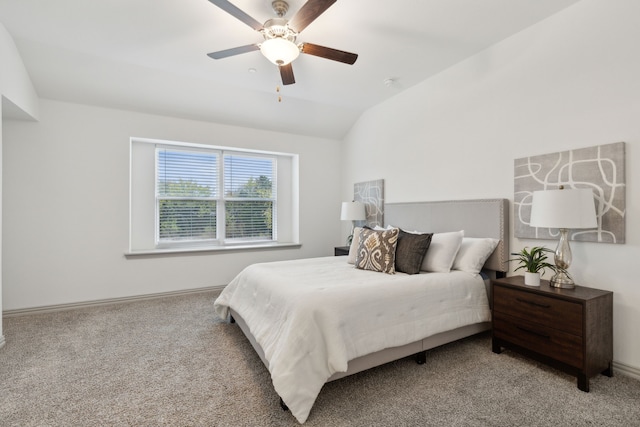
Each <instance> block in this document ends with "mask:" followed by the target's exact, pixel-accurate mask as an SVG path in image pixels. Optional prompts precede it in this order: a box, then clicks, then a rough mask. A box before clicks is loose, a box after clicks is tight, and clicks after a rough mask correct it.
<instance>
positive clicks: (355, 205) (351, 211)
mask: <svg viewBox="0 0 640 427" xmlns="http://www.w3.org/2000/svg"><path fill="white" fill-rule="evenodd" d="M340 219H341V220H343V221H363V220H365V219H367V213H366V212H365V209H364V203H362V202H342V211H341V212H340Z"/></svg>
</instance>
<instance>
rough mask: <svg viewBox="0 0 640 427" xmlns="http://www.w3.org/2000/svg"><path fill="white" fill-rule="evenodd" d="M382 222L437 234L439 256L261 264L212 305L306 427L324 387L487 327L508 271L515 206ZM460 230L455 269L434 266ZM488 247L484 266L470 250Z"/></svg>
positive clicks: (403, 206) (445, 208) (428, 210)
mask: <svg viewBox="0 0 640 427" xmlns="http://www.w3.org/2000/svg"><path fill="white" fill-rule="evenodd" d="M384 215H385V223H386V225H387V226H389V227H393V228H384V230H397V229H398V228H400V229H402V230H405V231H408V232H409V233H410V234H411V236H412V237H411V238H412V239H413V238H414V233H420V232H422V233H434V234H433V236H432V237H433V238H432V240H431V246H430V247H429V249H427V257H428V256H429V255H430V252H429V251H432V253H431V254H432V255H433V256H431V257H430V258H429V260H427V257H425V258H424V263H422V264H421V268H420V270H421V271H420V272H419V274H406V273H403V272H397V273H396V274H385V273H384V272H378V271H371V270H367V269H361V268H356V267H355V265H354V264H351V263H350V262H351V261H352V260H351V261H350V260H349V258H350V257H351V256H350V257H321V258H312V259H305V260H292V261H280V262H271V263H260V264H254V265H251V266H249V267H247V268H246V269H244V270H243V271H242V272H241V273H240V274H239V275H238V276H237V277H236V278H234V280H233V281H232V282H230V283H229V285H228V286H227V287H225V289H224V290H223V292H222V293H221V294H220V296H219V297H218V298H217V299H216V301H215V304H214V309H215V311H216V313H217V314H218V315H219V316H220V317H222V318H229V319H230V321H231V322H235V323H237V325H238V326H239V327H240V328H241V329H242V331H243V333H244V334H245V335H246V336H247V338H248V339H249V341H250V342H251V344H252V346H253V347H254V349H255V350H256V352H257V354H258V355H259V356H260V358H261V359H262V361H263V362H264V364H265V366H266V367H267V368H268V370H269V372H270V374H271V378H272V381H273V385H274V389H275V391H276V392H277V393H278V395H279V396H280V397H281V404H283V407H285V406H286V407H288V409H290V410H291V413H292V414H293V415H294V417H295V418H296V419H297V420H298V421H299V422H300V423H304V422H305V421H306V419H307V417H308V416H309V413H310V411H311V408H312V407H313V404H314V402H315V400H316V397H317V396H318V394H319V393H320V391H321V389H322V386H323V385H324V384H325V383H326V382H328V381H333V380H336V379H339V378H342V377H344V376H347V375H351V374H354V373H356V372H360V371H362V370H365V369H369V368H372V367H374V366H378V365H381V364H384V363H387V362H390V361H393V360H397V359H400V358H403V357H406V356H410V355H416V357H417V361H418V363H423V362H424V360H425V357H426V351H427V350H429V349H431V348H434V347H437V346H440V345H443V344H446V343H448V342H452V341H455V340H458V339H461V338H464V337H467V336H470V335H473V334H476V333H479V332H482V331H485V330H488V329H489V328H490V310H489V302H488V301H489V298H488V289H489V287H488V278H490V277H495V276H501V275H503V274H504V272H505V271H506V268H507V265H506V261H507V259H508V248H507V242H508V240H507V235H508V231H507V224H508V219H507V215H508V201H507V200H506V199H482V200H463V201H444V202H424V203H396V204H386V205H385V209H384ZM384 230H380V231H378V232H377V233H378V234H376V236H380V235H381V233H387V234H388V232H387V231H384ZM462 231H463V236H464V237H459V239H460V243H458V247H457V248H456V253H454V258H455V260H454V261H453V262H451V263H450V267H451V268H456V269H455V270H451V271H448V269H446V268H444V269H442V270H440V269H439V267H437V268H436V267H433V266H434V265H437V263H436V264H434V262H436V261H435V260H436V257H438V256H441V255H442V254H443V253H444V252H446V251H444V248H445V246H443V242H448V241H449V239H451V238H453V235H455V236H458V235H460V233H461V232H462ZM366 233H374V232H373V231H369V230H367V231H366ZM389 233H390V232H389ZM393 233H395V231H394V232H393ZM393 233H391V234H393ZM406 235H407V234H405V236H406ZM362 236H365V237H366V234H365V233H364V232H363V234H362ZM445 236H446V237H445ZM365 237H363V238H365ZM445 238H446V239H447V240H443V239H445ZM456 238H458V237H456ZM487 241H492V242H493V246H492V248H491V251H487V249H486V248H485V249H484V252H489V253H490V255H489V253H486V254H485V255H483V257H482V261H483V262H482V265H478V259H477V256H475V255H477V254H475V255H474V253H473V250H471V249H469V248H471V247H472V246H469V245H473V247H478V244H479V243H483V244H485V242H487ZM357 244H358V242H354V245H357ZM354 245H352V251H351V252H354V250H353V248H354V247H356V246H354ZM446 247H447V248H448V247H449V246H448V243H447V246H446ZM360 248H362V245H360ZM351 255H352V254H351ZM449 256H450V255H449ZM351 258H353V257H351ZM358 261H361V259H358ZM427 261H429V262H430V263H431V264H429V265H427V264H428V263H427ZM469 261H471V262H469ZM471 265H473V267H466V266H471ZM427 267H428V268H427ZM425 269H428V272H427V271H424V270H425ZM480 269H482V272H479V270H480Z"/></svg>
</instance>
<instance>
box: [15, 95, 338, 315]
mask: <svg viewBox="0 0 640 427" xmlns="http://www.w3.org/2000/svg"><path fill="white" fill-rule="evenodd" d="M131 136H136V137H143V138H157V139H166V140H173V141H185V142H194V143H202V144H214V145H225V146H234V147H235V146H237V147H245V148H251V149H258V150H272V151H279V152H289V153H297V154H299V156H300V159H299V161H300V240H301V242H302V248H300V249H273V250H262V251H252V252H240V253H238V252H228V253H218V252H216V253H206V254H199V255H175V256H164V257H158V256H154V257H147V258H130V259H126V258H125V257H124V253H125V252H126V251H127V249H128V239H129V234H128V233H129V229H128V227H129V222H128V221H129V138H130V137H131ZM339 169H340V142H339V141H336V140H327V139H318V138H310V137H304V136H298V135H292V134H282V133H273V132H264V131H257V130H252V129H245V128H237V127H231V126H223V125H218V124H213V123H205V122H197V121H189V120H182V119H176V118H170V117H160V116H153V115H145V114H140V113H134V112H128V111H122V110H112V109H105V108H98V107H91V106H83V105H76V104H68V103H62V102H57V101H51V100H41V103H40V120H39V122H37V123H33V122H24V121H14V120H7V121H5V123H4V180H5V185H4V254H3V258H4V271H3V281H4V301H3V303H4V309H5V310H12V309H20V308H27V307H38V306H47V305H55V304H66V303H73V302H82V301H92V300H99V299H105V298H119V297H126V296H133V295H143V294H150V293H156V292H168V291H176V290H184V289H193V288H199V287H206V286H222V285H225V284H226V283H228V282H229V280H231V279H232V278H233V277H234V276H235V275H236V274H237V273H238V272H239V271H240V270H241V269H242V268H243V267H245V266H246V265H248V264H250V263H253V262H261V261H271V260H281V259H288V258H301V257H312V256H328V255H332V254H333V247H334V246H336V245H338V244H340V241H339V240H340V225H341V224H340V222H339V220H338V218H339V215H340V214H339V212H340V202H341V198H340V194H339V191H337V189H339V188H340V182H341V181H340V174H339V173H327V171H337V170H339Z"/></svg>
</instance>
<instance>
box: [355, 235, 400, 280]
mask: <svg viewBox="0 0 640 427" xmlns="http://www.w3.org/2000/svg"><path fill="white" fill-rule="evenodd" d="M398 231H399V230H398V229H397V228H392V229H387V230H370V229H367V228H363V229H361V230H360V244H359V245H358V252H357V253H356V264H355V265H356V268H359V269H361V270H372V271H379V272H382V273H388V274H394V273H395V272H396V268H395V265H396V245H397V243H398Z"/></svg>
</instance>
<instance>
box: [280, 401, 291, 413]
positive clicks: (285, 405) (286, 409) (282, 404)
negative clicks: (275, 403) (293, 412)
mask: <svg viewBox="0 0 640 427" xmlns="http://www.w3.org/2000/svg"><path fill="white" fill-rule="evenodd" d="M280 407H281V408H282V410H283V411H288V410H289V407H288V406H287V404H286V403H284V400H282V398H280Z"/></svg>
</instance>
